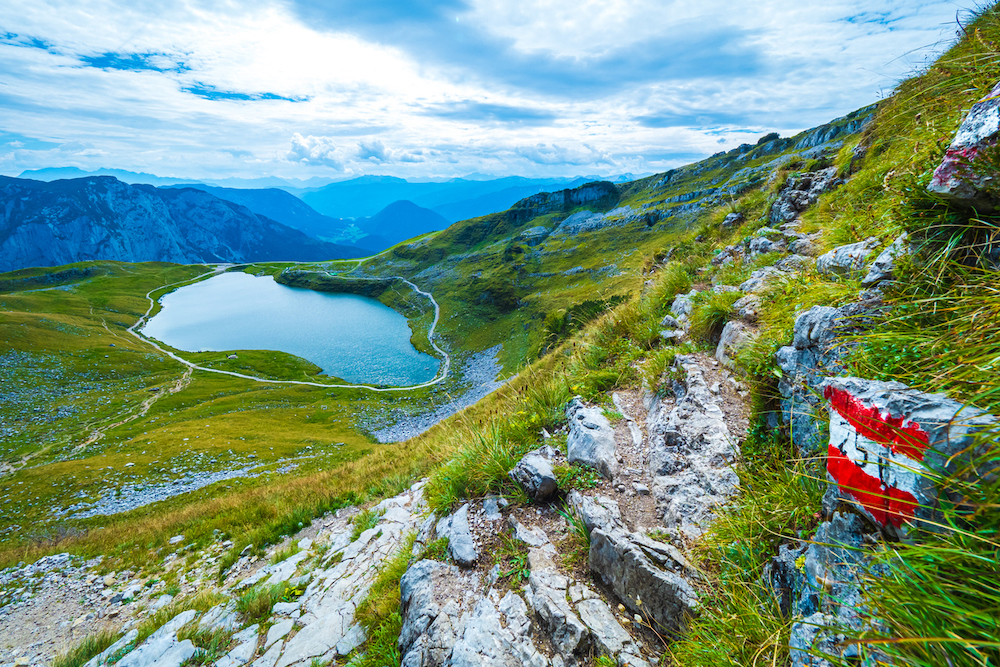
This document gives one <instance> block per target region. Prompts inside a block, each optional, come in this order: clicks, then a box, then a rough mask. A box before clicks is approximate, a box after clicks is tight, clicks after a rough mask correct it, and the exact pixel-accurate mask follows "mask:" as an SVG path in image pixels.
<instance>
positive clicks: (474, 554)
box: [448, 503, 479, 567]
mask: <svg viewBox="0 0 1000 667" xmlns="http://www.w3.org/2000/svg"><path fill="white" fill-rule="evenodd" d="M448 553H449V554H451V557H452V558H454V559H455V562H456V563H458V564H459V565H462V566H464V567H471V566H473V565H475V563H476V561H477V560H479V552H478V551H476V543H475V542H474V541H473V539H472V531H471V530H470V529H469V505H468V503H466V504H465V505H462V506H461V507H460V508H459V509H458V511H457V512H455V513H454V514H453V515H452V516H451V531H450V532H449V534H448Z"/></svg>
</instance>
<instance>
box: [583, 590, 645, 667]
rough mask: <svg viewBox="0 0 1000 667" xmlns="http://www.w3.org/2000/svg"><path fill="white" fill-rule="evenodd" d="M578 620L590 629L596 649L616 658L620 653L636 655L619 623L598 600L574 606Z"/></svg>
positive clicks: (631, 641) (627, 634)
mask: <svg viewBox="0 0 1000 667" xmlns="http://www.w3.org/2000/svg"><path fill="white" fill-rule="evenodd" d="M576 610H577V611H578V612H580V620H581V621H583V622H584V624H585V625H586V626H587V627H588V628H590V632H591V636H592V638H593V642H594V644H596V646H597V648H599V649H600V651H601V652H602V653H604V654H606V655H610V656H612V657H614V656H617V655H618V654H619V653H621V652H623V651H624V652H626V653H631V654H637V653H639V652H640V651H639V648H638V647H637V646H636V645H635V642H634V641H633V640H632V635H630V634H629V633H628V632H627V631H626V630H625V628H623V627H622V626H621V623H619V622H618V620H617V619H616V618H615V615H614V614H613V613H612V612H611V609H610V608H609V607H608V605H607V604H606V603H605V602H604V601H603V600H601V599H600V598H590V599H587V600H583V601H581V602H580V603H579V604H577V606H576Z"/></svg>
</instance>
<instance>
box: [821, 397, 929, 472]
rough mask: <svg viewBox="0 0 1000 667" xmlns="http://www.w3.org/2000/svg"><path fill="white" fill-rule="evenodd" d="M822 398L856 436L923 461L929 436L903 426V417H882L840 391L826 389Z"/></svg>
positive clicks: (914, 426)
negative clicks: (827, 401) (854, 430)
mask: <svg viewBox="0 0 1000 667" xmlns="http://www.w3.org/2000/svg"><path fill="white" fill-rule="evenodd" d="M823 395H824V396H825V397H826V398H827V399H828V400H829V401H830V405H832V406H833V408H834V409H835V410H836V411H837V412H839V413H840V416H841V417H843V418H844V419H846V420H847V421H849V422H850V423H851V426H853V427H854V428H855V429H857V431H858V433H860V434H861V435H863V436H865V437H866V438H868V439H869V440H873V441H875V442H877V443H879V444H882V445H888V446H889V448H890V449H892V451H894V452H896V453H897V454H902V455H903V456H908V457H909V458H911V459H914V460H916V461H923V460H924V450H925V449H927V447H928V445H929V444H930V436H928V435H927V433H926V432H925V431H924V430H923V429H922V428H920V424H917V423H916V422H911V423H910V424H909V425H907V426H903V420H904V418H903V417H892V416H890V417H885V418H883V417H882V415H881V414H879V411H878V408H876V407H868V406H866V405H865V404H864V403H862V402H861V401H860V400H858V399H857V398H855V397H854V396H851V395H850V394H848V393H847V392H846V391H844V390H842V389H834V388H833V387H827V388H826V389H825V390H824V392H823Z"/></svg>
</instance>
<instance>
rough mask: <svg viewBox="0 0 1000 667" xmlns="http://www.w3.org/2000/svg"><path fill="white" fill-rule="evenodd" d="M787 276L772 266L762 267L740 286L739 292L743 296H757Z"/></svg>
mask: <svg viewBox="0 0 1000 667" xmlns="http://www.w3.org/2000/svg"><path fill="white" fill-rule="evenodd" d="M787 277H788V274H787V273H785V272H784V271H779V270H778V269H776V268H774V267H773V266H764V267H761V268H759V269H756V270H754V271H753V273H751V274H750V277H749V278H747V279H746V280H744V281H743V282H742V283H741V284H740V291H741V292H744V293H745V294H758V293H760V292H763V291H764V290H765V289H767V288H768V287H769V286H770V285H771V284H772V283H773V282H775V281H776V280H781V279H783V278H787Z"/></svg>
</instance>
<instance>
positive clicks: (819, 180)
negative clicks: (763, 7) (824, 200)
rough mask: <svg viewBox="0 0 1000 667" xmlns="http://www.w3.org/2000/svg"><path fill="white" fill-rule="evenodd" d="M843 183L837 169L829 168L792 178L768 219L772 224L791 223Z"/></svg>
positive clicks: (789, 179)
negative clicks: (838, 176) (825, 193)
mask: <svg viewBox="0 0 1000 667" xmlns="http://www.w3.org/2000/svg"><path fill="white" fill-rule="evenodd" d="M841 182H842V181H841V180H840V179H839V178H837V168H836V167H827V168H826V169H820V170H819V171H816V172H809V173H805V174H796V175H793V176H790V177H789V178H788V181H787V182H786V183H785V186H784V187H783V188H782V189H781V192H779V193H778V199H777V200H776V201H775V202H774V204H772V205H771V212H770V213H769V214H768V219H769V220H770V221H771V222H772V223H781V222H790V221H791V220H794V219H795V218H796V217H798V215H799V214H800V213H801V212H802V211H804V210H806V209H807V208H809V207H810V206H812V205H813V204H815V203H816V201H817V200H818V199H819V196H820V195H821V194H823V193H824V192H827V191H829V190H832V189H833V188H835V187H836V186H837V185H839V184H840V183H841Z"/></svg>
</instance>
